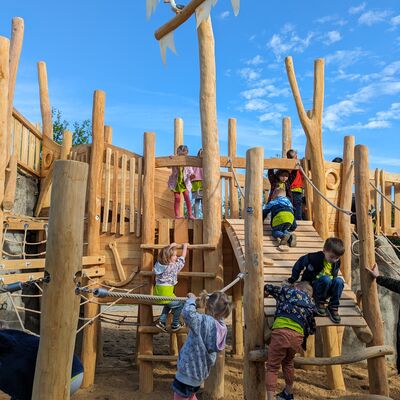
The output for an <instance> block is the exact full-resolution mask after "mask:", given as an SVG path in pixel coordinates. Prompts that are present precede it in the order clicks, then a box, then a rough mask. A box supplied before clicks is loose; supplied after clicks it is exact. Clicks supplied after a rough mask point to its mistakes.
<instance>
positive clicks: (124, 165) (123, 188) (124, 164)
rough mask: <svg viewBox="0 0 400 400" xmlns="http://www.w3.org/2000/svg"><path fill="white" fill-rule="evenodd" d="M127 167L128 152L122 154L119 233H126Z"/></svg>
mask: <svg viewBox="0 0 400 400" xmlns="http://www.w3.org/2000/svg"><path fill="white" fill-rule="evenodd" d="M126 168H127V157H126V154H122V168H121V171H122V174H121V180H122V183H121V214H120V219H119V221H120V223H119V234H120V235H125V211H126V210H125V194H126Z"/></svg>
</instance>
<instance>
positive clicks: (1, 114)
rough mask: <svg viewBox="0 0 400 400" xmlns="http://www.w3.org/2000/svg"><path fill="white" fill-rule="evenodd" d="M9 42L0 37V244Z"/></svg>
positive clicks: (0, 235)
mask: <svg viewBox="0 0 400 400" xmlns="http://www.w3.org/2000/svg"><path fill="white" fill-rule="evenodd" d="M9 51H10V41H9V40H8V39H7V38H5V37H3V36H0V227H1V229H0V243H3V199H4V189H5V173H6V168H7V163H8V159H7V137H8V129H7V123H8V114H7V111H8V88H9V82H8V80H9Z"/></svg>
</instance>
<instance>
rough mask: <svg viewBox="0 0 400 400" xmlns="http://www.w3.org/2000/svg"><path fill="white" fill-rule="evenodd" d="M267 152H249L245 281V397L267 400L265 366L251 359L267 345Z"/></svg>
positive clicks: (256, 150) (247, 157) (256, 148)
mask: <svg viewBox="0 0 400 400" xmlns="http://www.w3.org/2000/svg"><path fill="white" fill-rule="evenodd" d="M263 158H264V149H263V148H262V147H255V148H253V149H250V150H248V151H247V153H246V159H247V164H246V171H247V174H246V212H245V216H244V217H245V220H244V224H245V252H246V254H247V257H246V259H245V270H246V271H247V275H246V277H245V279H244V302H243V303H244V326H245V328H244V329H245V335H244V338H245V342H244V349H245V353H244V371H243V381H244V398H245V399H255V400H262V399H265V367H264V364H261V363H254V362H252V361H251V360H250V351H251V350H252V349H255V348H257V347H259V348H262V347H263V346H264V274H263V267H264V263H263V220H262V209H261V207H260V205H261V204H262V191H261V188H262V178H263V168H262V161H263Z"/></svg>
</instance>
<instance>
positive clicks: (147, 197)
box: [139, 132, 155, 393]
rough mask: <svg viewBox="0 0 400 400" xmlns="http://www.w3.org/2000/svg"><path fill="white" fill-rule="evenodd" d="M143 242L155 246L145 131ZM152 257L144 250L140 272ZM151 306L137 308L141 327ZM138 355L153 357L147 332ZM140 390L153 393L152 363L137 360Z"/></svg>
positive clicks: (149, 139) (151, 141) (150, 149)
mask: <svg viewBox="0 0 400 400" xmlns="http://www.w3.org/2000/svg"><path fill="white" fill-rule="evenodd" d="M143 162H144V166H143V167H144V176H143V204H145V205H146V207H143V232H142V242H143V243H151V244H152V243H154V238H155V206H154V175H155V134H154V133H152V132H145V134H144V144H143ZM153 262H154V255H153V251H152V250H143V255H142V268H141V270H142V271H151V270H152V269H153ZM146 279H147V281H148V285H147V286H146V288H147V289H148V293H151V287H152V285H151V279H150V278H146ZM152 314H153V313H152V307H151V306H149V305H145V304H141V305H140V306H139V318H140V324H142V325H145V326H150V325H152V323H153V315H152ZM139 354H153V336H152V335H151V334H148V333H142V334H140V342H139ZM139 389H140V391H141V392H142V393H151V392H152V391H153V365H152V363H151V361H140V364H139Z"/></svg>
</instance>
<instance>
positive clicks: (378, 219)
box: [374, 168, 383, 235]
mask: <svg viewBox="0 0 400 400" xmlns="http://www.w3.org/2000/svg"><path fill="white" fill-rule="evenodd" d="M374 183H375V187H376V188H377V189H379V169H378V168H376V169H375V182H374ZM382 200H383V199H382ZM375 207H376V226H375V233H376V234H377V235H380V234H381V209H382V208H381V205H380V203H379V193H378V192H377V191H376V190H375Z"/></svg>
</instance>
